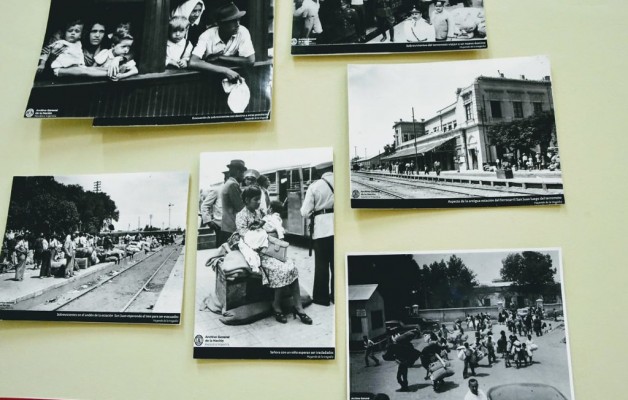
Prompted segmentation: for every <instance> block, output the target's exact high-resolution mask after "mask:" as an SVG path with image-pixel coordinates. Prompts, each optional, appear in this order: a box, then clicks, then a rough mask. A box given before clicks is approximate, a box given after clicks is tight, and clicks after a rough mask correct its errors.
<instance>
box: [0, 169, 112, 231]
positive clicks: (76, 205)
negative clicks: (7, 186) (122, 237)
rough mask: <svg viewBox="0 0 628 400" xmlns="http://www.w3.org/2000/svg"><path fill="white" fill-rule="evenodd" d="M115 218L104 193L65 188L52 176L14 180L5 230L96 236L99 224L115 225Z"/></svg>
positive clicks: (70, 187)
mask: <svg viewBox="0 0 628 400" xmlns="http://www.w3.org/2000/svg"><path fill="white" fill-rule="evenodd" d="M119 216H120V213H119V211H118V208H117V206H116V203H115V202H114V201H113V200H112V199H111V198H110V197H109V195H108V194H106V193H96V192H92V191H86V190H84V189H83V188H82V187H81V186H79V185H65V184H62V183H59V182H57V181H56V180H55V179H54V177H52V176H37V177H15V178H14V179H13V186H12V189H11V201H10V205H9V213H8V217H7V228H6V229H7V230H13V231H18V230H24V231H29V232H31V233H33V234H36V235H38V234H40V233H43V234H45V235H51V234H57V235H65V234H68V233H73V232H77V231H81V232H85V233H90V234H98V233H99V232H100V230H101V228H102V224H103V221H105V220H107V219H112V220H114V221H117V220H118V218H119Z"/></svg>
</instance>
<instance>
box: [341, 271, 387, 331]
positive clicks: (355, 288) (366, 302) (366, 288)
mask: <svg viewBox="0 0 628 400" xmlns="http://www.w3.org/2000/svg"><path fill="white" fill-rule="evenodd" d="M385 321H386V316H385V314H384V299H383V298H382V296H381V295H380V294H379V293H378V292H377V284H371V285H349V341H350V342H358V341H360V342H361V341H362V336H368V337H369V338H374V337H377V336H380V335H383V334H385V333H386V325H385V324H384V322H385Z"/></svg>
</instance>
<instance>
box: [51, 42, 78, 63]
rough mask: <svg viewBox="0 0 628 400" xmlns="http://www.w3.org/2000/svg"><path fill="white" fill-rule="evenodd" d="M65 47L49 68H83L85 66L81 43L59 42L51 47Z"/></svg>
mask: <svg viewBox="0 0 628 400" xmlns="http://www.w3.org/2000/svg"><path fill="white" fill-rule="evenodd" d="M62 44H64V45H66V48H65V50H63V53H61V54H59V56H58V57H57V58H56V59H55V60H54V61H53V62H52V64H50V68H52V69H55V68H68V67H74V66H79V67H81V66H84V65H85V57H84V56H83V46H82V45H81V42H80V41H79V42H75V43H70V42H68V41H67V40H59V41H57V42H55V43H54V44H53V45H52V47H54V46H60V45H62Z"/></svg>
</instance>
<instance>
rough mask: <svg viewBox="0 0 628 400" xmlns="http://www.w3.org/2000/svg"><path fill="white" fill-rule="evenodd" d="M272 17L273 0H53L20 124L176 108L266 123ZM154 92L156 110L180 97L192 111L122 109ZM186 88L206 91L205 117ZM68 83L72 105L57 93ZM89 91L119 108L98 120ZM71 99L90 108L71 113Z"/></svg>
mask: <svg viewBox="0 0 628 400" xmlns="http://www.w3.org/2000/svg"><path fill="white" fill-rule="evenodd" d="M272 18H273V2H272V0H263V1H261V2H260V1H253V0H234V1H232V0H216V1H211V2H209V1H207V0H142V1H138V0H123V1H118V0H115V1H114V0H87V1H85V0H80V1H79V0H53V1H52V3H51V8H50V15H49V20H48V26H47V29H46V34H45V39H44V43H43V46H42V48H41V52H40V56H39V60H38V65H37V70H36V76H35V82H34V88H33V93H32V96H31V100H30V102H29V105H28V107H27V108H28V109H29V110H30V111H29V112H27V114H26V116H27V117H38V116H44V115H43V114H42V115H40V114H39V113H38V109H42V108H44V106H49V107H47V109H53V110H55V111H54V114H53V115H47V116H48V117H50V116H53V117H54V116H64V117H97V118H101V124H102V123H104V122H103V121H104V120H102V118H117V117H122V116H124V117H137V118H139V117H149V116H151V117H161V116H168V117H177V116H179V115H178V114H180V113H181V110H182V109H183V114H184V116H187V114H188V113H195V114H198V115H194V116H212V115H216V114H218V115H219V116H223V115H229V114H240V113H243V112H244V111H245V110H246V111H247V112H250V111H253V112H261V111H264V112H265V113H266V114H268V110H269V108H270V90H271V75H272V60H273V44H272V43H273V42H272V34H273V33H272ZM193 72H197V73H193ZM207 76H210V77H211V79H209V80H208V79H207ZM125 81H128V82H132V83H128V84H125V85H122V84H121V83H122V82H125ZM193 82H195V83H193ZM155 83H157V84H159V85H164V87H166V86H167V87H168V88H172V89H171V90H157V91H156V92H155V93H154V94H155V95H156V96H167V98H165V97H164V99H163V101H159V100H158V101H157V102H155V101H153V103H154V104H162V105H163V104H166V103H170V104H171V103H173V100H175V99H176V98H179V97H181V101H180V102H181V104H183V105H185V106H186V107H187V108H188V109H189V110H188V111H186V107H181V106H178V105H174V106H172V107H168V106H164V109H162V110H157V112H155V110H150V111H148V110H147V107H149V106H148V105H146V104H144V102H142V101H140V102H138V101H135V100H136V99H131V100H128V103H127V99H125V97H128V96H131V97H133V96H136V97H137V96H139V97H142V96H144V95H146V93H142V90H143V91H144V92H145V91H146V90H147V88H148V87H149V86H153V85H154V84H155ZM188 83H189V84H190V86H192V85H196V86H200V90H202V91H204V92H206V93H205V94H204V95H203V97H205V98H206V99H203V98H201V101H205V102H206V103H207V105H206V106H205V107H204V109H203V105H202V104H201V105H199V104H191V103H192V102H191V100H190V99H195V100H196V101H198V100H199V96H196V95H195V94H194V93H193V92H186V91H185V89H186V87H187V85H188ZM66 84H67V85H69V84H72V87H71V88H70V87H68V86H66V87H65V90H66V92H65V94H66V95H69V96H64V92H63V91H60V89H59V87H61V88H63V87H64V85H66ZM77 84H79V87H80V88H82V89H83V90H78V89H77ZM81 84H82V85H83V86H81ZM51 87H54V89H51ZM127 90H128V93H126V95H127V96H123V95H124V94H125V93H124V92H125V91H127ZM51 92H55V93H53V94H51ZM69 92H71V93H69ZM88 92H91V97H93V95H96V97H101V96H102V97H103V98H104V101H105V102H114V103H116V100H117V103H116V105H117V106H118V107H120V108H119V109H118V110H111V107H109V110H106V111H104V108H106V107H103V110H102V111H101V110H99V109H98V107H99V106H98V102H93V103H92V102H90V101H89V97H90V96H88V94H87V93H88ZM117 92H122V95H120V94H117ZM67 97H69V99H67ZM77 97H82V98H83V100H85V101H87V103H88V104H87V105H80V104H73V102H77V100H79V99H78V98H77ZM148 97H150V96H148ZM186 99H187V100H186ZM147 101H148V100H147ZM101 102H102V101H101ZM121 102H124V103H125V104H124V105H118V103H121ZM136 103H137V104H136ZM128 107H134V108H135V109H134V110H129V108H128ZM153 108H154V107H153ZM175 110H176V111H175ZM192 110H195V111H194V112H193V111H192ZM196 110H200V111H198V112H197V111H196ZM129 111H131V112H129ZM129 114H130V115H129ZM190 116H191V115H190ZM260 116H262V114H260ZM230 118H231V119H234V118H235V119H236V120H237V119H238V118H237V117H233V116H231V117H230ZM205 122H212V118H206V121H205Z"/></svg>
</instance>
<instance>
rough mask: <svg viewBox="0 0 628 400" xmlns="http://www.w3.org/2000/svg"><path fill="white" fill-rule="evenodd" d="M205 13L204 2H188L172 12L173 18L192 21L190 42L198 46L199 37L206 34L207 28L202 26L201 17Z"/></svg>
mask: <svg viewBox="0 0 628 400" xmlns="http://www.w3.org/2000/svg"><path fill="white" fill-rule="evenodd" d="M204 12H205V3H203V1H202V0H188V1H185V2H183V3H182V4H181V5H180V6H179V7H177V8H175V9H174V11H172V15H171V17H176V16H181V17H185V18H187V19H188V20H189V21H190V27H189V29H188V40H189V41H190V43H192V46H196V43H197V42H198V38H199V36H201V33H203V32H205V30H206V26H204V24H201V16H202V15H203V13H204Z"/></svg>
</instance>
